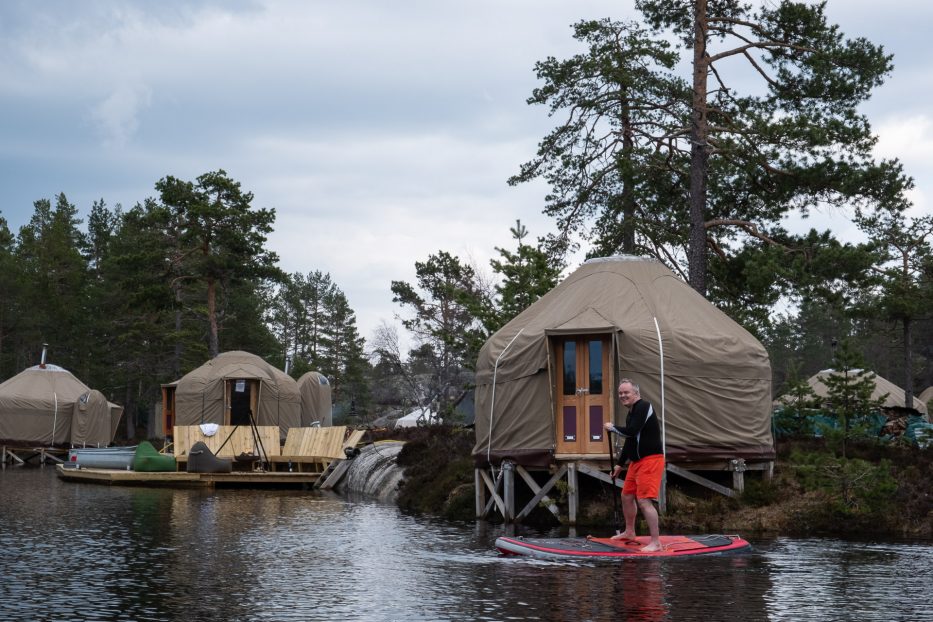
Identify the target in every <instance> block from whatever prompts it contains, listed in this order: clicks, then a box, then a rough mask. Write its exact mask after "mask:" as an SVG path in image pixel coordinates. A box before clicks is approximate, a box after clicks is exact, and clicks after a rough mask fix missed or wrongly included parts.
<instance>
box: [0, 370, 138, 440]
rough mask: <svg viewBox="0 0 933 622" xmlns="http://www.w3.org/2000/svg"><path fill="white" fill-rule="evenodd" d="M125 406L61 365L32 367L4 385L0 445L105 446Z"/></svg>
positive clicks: (0, 399) (0, 392) (0, 401)
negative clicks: (108, 398) (110, 399)
mask: <svg viewBox="0 0 933 622" xmlns="http://www.w3.org/2000/svg"><path fill="white" fill-rule="evenodd" d="M122 415H123V407H122V406H119V405H117V404H113V403H111V402H109V401H107V398H106V397H104V395H103V394H102V393H101V392H100V391H95V390H92V389H91V388H90V387H88V386H87V385H86V384H84V383H83V382H81V381H80V380H78V379H77V378H76V377H75V376H74V375H73V374H72V373H71V372H69V371H68V370H67V369H64V368H63V367H59V366H58V365H51V364H40V365H36V366H34V367H30V368H29V369H26V370H24V371H22V372H20V373H19V374H17V375H15V376H13V377H12V378H10V379H8V380H7V381H6V382H4V383H3V384H0V441H3V442H5V443H11V444H17V445H36V446H45V447H53V446H57V447H63V446H68V447H106V446H107V445H109V444H110V443H112V442H113V438H114V435H115V434H116V431H117V426H118V425H119V422H120V417H121V416H122Z"/></svg>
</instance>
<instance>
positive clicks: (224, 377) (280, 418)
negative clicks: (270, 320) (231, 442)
mask: <svg viewBox="0 0 933 622" xmlns="http://www.w3.org/2000/svg"><path fill="white" fill-rule="evenodd" d="M163 395H164V400H163V417H165V416H166V415H165V413H167V412H169V413H171V414H172V417H173V421H172V423H173V424H174V425H199V424H202V423H216V424H218V425H250V415H252V417H253V421H254V422H255V423H256V425H260V426H263V425H275V426H278V427H279V433H280V435H281V439H282V440H284V439H285V436H286V435H287V433H288V430H289V428H292V427H299V426H300V425H301V397H300V395H299V393H298V383H297V382H295V380H294V379H293V378H292V377H291V376H289V375H288V374H286V373H285V372H284V371H282V370H280V369H278V368H276V367H274V366H273V365H270V364H269V363H267V362H266V361H264V360H263V359H262V358H260V357H259V356H256V355H255V354H250V353H249V352H243V351H240V350H234V351H230V352H223V353H221V354H219V355H217V356H216V357H215V358H214V359H213V360H210V361H208V362H207V363H205V364H204V365H202V366H200V367H198V368H197V369H195V370H193V371H191V372H189V373H188V374H185V375H184V376H183V377H182V378H180V379H179V380H178V381H177V382H175V383H171V384H168V385H163ZM166 432H167V433H168V432H169V430H168V429H167V430H166Z"/></svg>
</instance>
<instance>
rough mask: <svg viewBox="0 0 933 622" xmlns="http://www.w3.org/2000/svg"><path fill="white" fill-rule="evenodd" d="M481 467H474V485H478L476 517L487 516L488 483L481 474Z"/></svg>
mask: <svg viewBox="0 0 933 622" xmlns="http://www.w3.org/2000/svg"><path fill="white" fill-rule="evenodd" d="M480 471H481V469H473V485H474V486H475V487H476V518H485V517H486V483H485V482H484V481H483V476H482V475H480Z"/></svg>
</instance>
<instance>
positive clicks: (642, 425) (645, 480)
mask: <svg viewBox="0 0 933 622" xmlns="http://www.w3.org/2000/svg"><path fill="white" fill-rule="evenodd" d="M619 401H620V402H621V403H622V405H623V406H625V407H626V408H628V409H629V411H628V416H627V417H626V418H625V427H622V428H620V427H617V426H615V425H613V423H612V422H611V421H607V422H606V429H607V430H608V431H610V432H615V433H616V434H619V435H620V436H622V437H624V438H625V443H624V444H623V445H622V451H620V452H619V457H618V458H617V459H616V462H617V464H616V465H615V467H614V468H613V469H612V477H613V478H617V477H619V474H620V473H622V467H623V466H624V465H625V463H626V462H628V463H629V465H628V471H627V472H626V474H625V482H624V483H623V484H622V514H623V515H624V516H625V531H623V532H622V533H620V534H616V535H614V536H612V539H613V540H634V539H635V517H636V515H637V513H638V508H641V514H642V516H644V517H645V522H646V523H648V534H649V535H650V536H651V541H650V542H648V544H647V545H646V546H645V547H643V548H642V549H641V550H642V551H646V552H648V551H660V550H661V540H660V528H659V526H658V510H657V508H655V507H654V502H655V501H657V500H658V495H659V494H660V492H661V477H662V476H663V475H664V448H663V447H662V445H661V426H660V425H659V424H658V418H657V416H656V415H655V414H654V409H653V408H652V407H651V404H649V403H648V402H647V401H645V400H643V399H641V390H640V389H639V388H638V385H637V384H635V383H634V382H632V381H631V380H629V379H628V378H623V379H622V381H621V382H620V383H619Z"/></svg>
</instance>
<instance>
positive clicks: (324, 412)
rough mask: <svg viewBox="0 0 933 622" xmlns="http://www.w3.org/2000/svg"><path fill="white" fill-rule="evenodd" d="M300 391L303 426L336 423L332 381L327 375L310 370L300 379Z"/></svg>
mask: <svg viewBox="0 0 933 622" xmlns="http://www.w3.org/2000/svg"><path fill="white" fill-rule="evenodd" d="M298 392H299V393H300V394H301V426H302V427H309V426H312V425H320V426H331V425H333V424H334V411H333V406H332V405H331V401H330V400H331V397H330V395H331V391H330V381H328V380H327V376H325V375H324V374H321V373H319V372H316V371H309V372H308V373H306V374H304V375H303V376H302V377H301V378H299V379H298Z"/></svg>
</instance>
